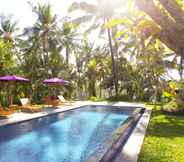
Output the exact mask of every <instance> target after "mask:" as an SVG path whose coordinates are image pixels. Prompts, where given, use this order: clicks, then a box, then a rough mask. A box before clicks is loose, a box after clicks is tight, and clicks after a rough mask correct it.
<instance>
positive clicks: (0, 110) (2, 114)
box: [0, 105, 15, 118]
mask: <svg viewBox="0 0 184 162" xmlns="http://www.w3.org/2000/svg"><path fill="white" fill-rule="evenodd" d="M14 113H15V110H10V109H8V110H4V109H3V107H2V106H1V105H0V117H4V118H9V117H10V116H11V115H13V114H14Z"/></svg>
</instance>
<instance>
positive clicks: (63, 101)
mask: <svg viewBox="0 0 184 162" xmlns="http://www.w3.org/2000/svg"><path fill="white" fill-rule="evenodd" d="M58 98H59V101H60V102H61V104H64V105H65V104H67V105H68V104H69V105H72V103H75V102H74V101H68V100H66V99H65V98H64V97H63V96H62V95H59V96H58Z"/></svg>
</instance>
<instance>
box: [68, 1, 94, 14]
mask: <svg viewBox="0 0 184 162" xmlns="http://www.w3.org/2000/svg"><path fill="white" fill-rule="evenodd" d="M76 10H82V11H85V12H87V13H91V14H95V13H96V11H97V8H96V6H95V5H93V4H89V3H87V2H79V3H78V2H74V3H72V5H71V6H70V7H69V10H68V11H69V12H73V11H76Z"/></svg>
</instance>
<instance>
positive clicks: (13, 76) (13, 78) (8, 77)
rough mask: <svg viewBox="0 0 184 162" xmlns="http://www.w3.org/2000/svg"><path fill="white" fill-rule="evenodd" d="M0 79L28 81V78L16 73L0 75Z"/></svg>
mask: <svg viewBox="0 0 184 162" xmlns="http://www.w3.org/2000/svg"><path fill="white" fill-rule="evenodd" d="M0 81H18V82H28V81H29V79H26V78H22V77H18V76H16V75H6V76H3V77H0Z"/></svg>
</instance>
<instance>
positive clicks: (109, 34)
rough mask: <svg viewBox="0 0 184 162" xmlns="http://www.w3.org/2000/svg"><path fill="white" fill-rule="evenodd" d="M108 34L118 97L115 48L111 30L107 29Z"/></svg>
mask: <svg viewBox="0 0 184 162" xmlns="http://www.w3.org/2000/svg"><path fill="white" fill-rule="evenodd" d="M107 33H108V39H109V47H110V53H111V59H112V74H113V81H114V86H115V92H116V95H118V82H117V71H116V66H115V59H114V52H113V46H112V38H111V30H110V29H109V28H108V29H107Z"/></svg>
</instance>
